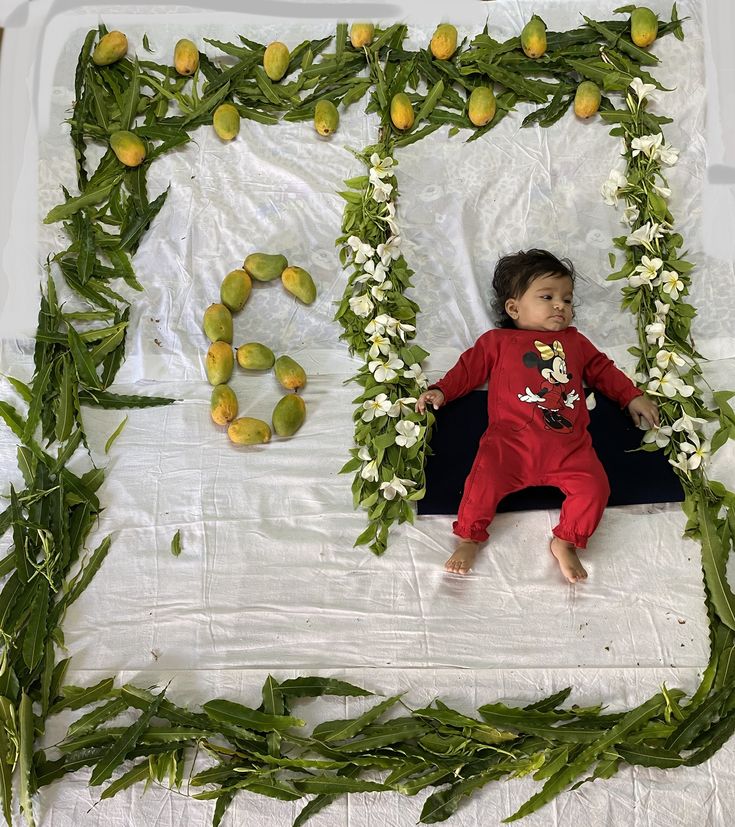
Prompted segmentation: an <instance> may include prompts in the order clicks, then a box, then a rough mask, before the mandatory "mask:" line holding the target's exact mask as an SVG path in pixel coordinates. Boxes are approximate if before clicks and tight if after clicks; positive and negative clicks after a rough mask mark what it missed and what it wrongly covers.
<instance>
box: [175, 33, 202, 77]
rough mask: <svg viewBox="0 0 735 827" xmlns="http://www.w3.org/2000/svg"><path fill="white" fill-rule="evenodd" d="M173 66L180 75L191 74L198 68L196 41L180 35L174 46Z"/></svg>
mask: <svg viewBox="0 0 735 827" xmlns="http://www.w3.org/2000/svg"><path fill="white" fill-rule="evenodd" d="M174 68H175V69H176V71H177V72H178V73H179V74H180V75H193V74H194V72H196V70H197V69H198V68H199V49H197V47H196V43H194V42H193V41H191V40H187V39H186V38H185V37H182V38H181V40H179V41H178V42H177V43H176V45H175V46H174Z"/></svg>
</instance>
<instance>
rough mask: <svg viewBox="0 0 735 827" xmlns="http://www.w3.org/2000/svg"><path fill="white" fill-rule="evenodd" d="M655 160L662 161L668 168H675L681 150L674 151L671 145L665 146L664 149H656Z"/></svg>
mask: <svg viewBox="0 0 735 827" xmlns="http://www.w3.org/2000/svg"><path fill="white" fill-rule="evenodd" d="M654 158H656V160H659V161H661V163H662V164H666V166H667V167H673V166H674V164H675V163H676V162H677V161H678V160H679V150H678V149H674V147H673V146H671V144H664V145H663V146H662V147H657V148H656V154H655V155H654Z"/></svg>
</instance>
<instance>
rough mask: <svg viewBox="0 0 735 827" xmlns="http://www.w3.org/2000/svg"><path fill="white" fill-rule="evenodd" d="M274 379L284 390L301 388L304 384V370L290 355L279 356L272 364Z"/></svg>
mask: <svg viewBox="0 0 735 827" xmlns="http://www.w3.org/2000/svg"><path fill="white" fill-rule="evenodd" d="M274 370H275V373H276V379H278V381H279V382H280V383H281V384H282V385H283V387H284V388H286V390H289V391H293V390H296V389H297V388H303V387H304V385H305V384H306V371H305V370H304V369H303V368H302V367H301V365H300V364H299V363H298V362H297V361H296V360H295V359H292V358H291V357H290V356H279V357H278V359H276V363H275V366H274Z"/></svg>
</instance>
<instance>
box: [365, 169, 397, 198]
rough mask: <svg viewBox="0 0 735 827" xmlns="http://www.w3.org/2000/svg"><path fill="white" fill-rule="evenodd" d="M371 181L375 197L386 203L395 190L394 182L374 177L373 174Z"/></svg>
mask: <svg viewBox="0 0 735 827" xmlns="http://www.w3.org/2000/svg"><path fill="white" fill-rule="evenodd" d="M371 173H372V170H371ZM370 183H371V184H372V185H373V199H374V200H375V201H377V202H378V203H379V204H382V203H385V202H386V201H387V200H388V199H389V198H390V194H391V192H392V191H393V184H391V183H390V182H389V181H383V180H382V179H380V178H373V176H372V175H371V176H370Z"/></svg>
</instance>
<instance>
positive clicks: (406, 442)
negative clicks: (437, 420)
mask: <svg viewBox="0 0 735 827" xmlns="http://www.w3.org/2000/svg"><path fill="white" fill-rule="evenodd" d="M396 431H398V436H397V437H396V445H402V446H403V447H404V448H410V447H411V446H412V445H415V444H416V443H417V442H418V440H419V435H420V434H421V426H420V425H419V424H418V422H411V420H409V419H402V420H401V421H400V422H397V423H396Z"/></svg>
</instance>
